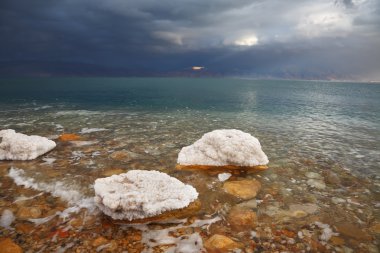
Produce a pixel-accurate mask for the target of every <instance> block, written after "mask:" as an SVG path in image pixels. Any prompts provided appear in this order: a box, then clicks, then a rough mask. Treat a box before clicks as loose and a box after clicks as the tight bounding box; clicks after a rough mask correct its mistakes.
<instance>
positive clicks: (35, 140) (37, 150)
mask: <svg viewBox="0 0 380 253" xmlns="http://www.w3.org/2000/svg"><path fill="white" fill-rule="evenodd" d="M0 141H1V142H0V160H33V159H35V158H37V157H38V156H40V155H43V154H45V153H47V152H49V151H50V150H52V149H53V148H55V146H56V144H55V142H54V141H52V140H49V139H47V138H45V137H41V136H37V135H31V136H28V135H25V134H21V133H16V131H15V130H12V129H6V130H1V131H0Z"/></svg>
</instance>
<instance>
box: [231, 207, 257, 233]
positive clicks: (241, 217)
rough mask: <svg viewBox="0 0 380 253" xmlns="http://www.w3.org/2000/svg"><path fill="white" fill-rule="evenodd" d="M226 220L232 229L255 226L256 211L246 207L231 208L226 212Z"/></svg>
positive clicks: (244, 228) (245, 228)
mask: <svg viewBox="0 0 380 253" xmlns="http://www.w3.org/2000/svg"><path fill="white" fill-rule="evenodd" d="M227 218H228V222H229V223H230V225H231V227H232V229H234V230H247V229H251V228H254V227H256V223H257V216H256V213H255V212H254V211H252V210H250V209H247V208H232V210H231V211H230V212H229V214H228V217H227Z"/></svg>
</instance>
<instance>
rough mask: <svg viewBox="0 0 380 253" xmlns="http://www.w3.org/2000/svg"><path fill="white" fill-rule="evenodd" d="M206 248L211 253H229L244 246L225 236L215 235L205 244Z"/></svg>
mask: <svg viewBox="0 0 380 253" xmlns="http://www.w3.org/2000/svg"><path fill="white" fill-rule="evenodd" d="M204 247H205V248H206V249H207V252H209V253H221V252H228V251H230V250H233V249H238V248H241V247H242V245H241V244H239V243H237V242H235V241H233V240H232V239H230V238H228V237H227V236H224V235H218V234H216V235H213V236H211V237H210V238H209V239H208V240H207V241H206V242H205V243H204Z"/></svg>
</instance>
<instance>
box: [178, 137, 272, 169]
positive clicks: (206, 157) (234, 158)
mask: <svg viewBox="0 0 380 253" xmlns="http://www.w3.org/2000/svg"><path fill="white" fill-rule="evenodd" d="M177 162H178V164H180V165H209V166H225V165H236V166H257V165H266V164H268V162H269V160H268V157H267V156H266V155H265V153H264V152H263V151H262V150H261V145H260V142H259V140H258V139H256V138H255V137H253V136H252V135H250V134H249V133H245V132H242V131H240V130H236V129H221V130H214V131H212V132H209V133H206V134H204V135H203V136H202V138H201V139H199V140H197V141H196V142H195V143H194V144H192V145H190V146H187V147H183V148H182V150H181V151H180V152H179V154H178V160H177Z"/></svg>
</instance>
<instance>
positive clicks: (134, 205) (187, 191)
mask: <svg viewBox="0 0 380 253" xmlns="http://www.w3.org/2000/svg"><path fill="white" fill-rule="evenodd" d="M94 189H95V203H96V204H97V205H98V207H99V208H100V210H102V211H103V212H104V213H105V214H106V215H108V216H110V217H112V218H113V219H116V220H129V221H132V220H139V219H145V218H149V217H154V216H158V215H160V214H162V213H164V212H168V211H172V210H178V209H182V208H185V207H187V206H189V205H190V204H191V203H192V202H194V201H195V200H196V199H197V198H198V192H197V191H196V190H195V188H194V187H192V186H190V185H185V184H184V183H182V182H181V181H179V180H178V179H176V178H174V177H171V176H169V175H167V174H165V173H162V172H158V171H145V170H131V171H128V172H127V173H123V174H119V175H113V176H110V177H106V178H98V179H97V180H95V184H94Z"/></svg>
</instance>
